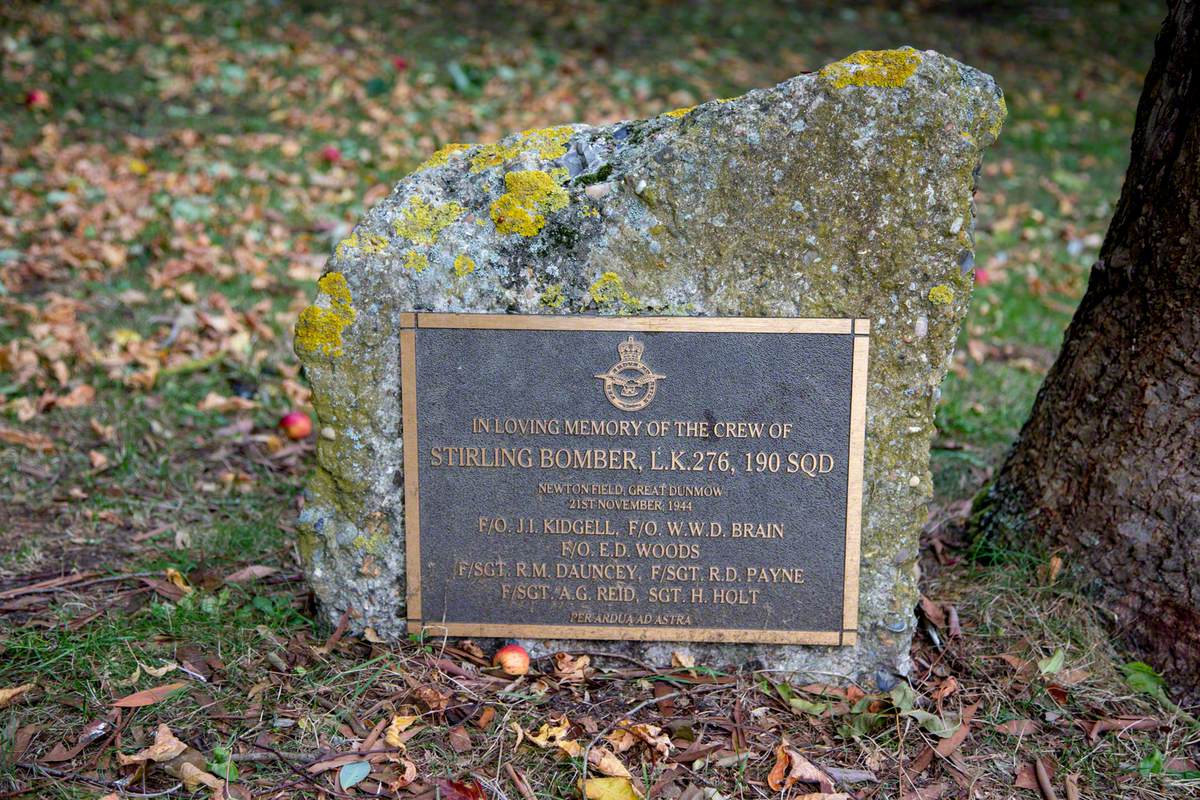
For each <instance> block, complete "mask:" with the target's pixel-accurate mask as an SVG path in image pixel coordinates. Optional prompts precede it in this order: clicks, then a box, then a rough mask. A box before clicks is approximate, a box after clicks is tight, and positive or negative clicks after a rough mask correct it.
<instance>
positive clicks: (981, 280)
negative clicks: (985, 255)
mask: <svg viewBox="0 0 1200 800" xmlns="http://www.w3.org/2000/svg"><path fill="white" fill-rule="evenodd" d="M991 282H992V276H991V275H990V274H989V273H988V271H987V270H986V269H984V268H983V267H979V268H978V269H976V270H975V283H976V284H978V285H980V286H987V285H988V284H989V283H991Z"/></svg>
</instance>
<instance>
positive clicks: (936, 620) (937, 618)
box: [921, 595, 946, 629]
mask: <svg viewBox="0 0 1200 800" xmlns="http://www.w3.org/2000/svg"><path fill="white" fill-rule="evenodd" d="M921 611H923V612H924V613H925V618H926V619H928V620H929V621H930V622H932V623H933V626H934V627H935V628H938V629H944V628H945V627H946V612H945V611H943V610H942V607H941V606H940V605H938V604H937V603H935V602H933V601H932V600H930V599H929V598H928V597H926V596H925V595H921Z"/></svg>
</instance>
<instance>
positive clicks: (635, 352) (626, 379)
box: [595, 336, 667, 411]
mask: <svg viewBox="0 0 1200 800" xmlns="http://www.w3.org/2000/svg"><path fill="white" fill-rule="evenodd" d="M645 350H646V346H645V345H644V344H642V343H641V342H639V341H638V340H637V339H634V338H633V337H632V336H630V337H629V338H628V339H626V340H625V341H623V342H621V343H620V344H619V345H617V352H618V353H619V354H620V355H621V360H620V361H618V362H617V363H616V364H613V365H612V366H611V367H609V368H608V372H602V373H600V374H599V375H596V376H595V377H597V378H599V379H600V380H602V381H604V396H605V397H607V398H608V402H610V403H612V404H613V405H614V406H616V407H617V408H619V409H621V410H622V411H640V410H642V409H643V408H645V407H646V406H648V405H650V401H651V400H653V399H654V393H655V391H657V390H658V382H659V381H661V380H663V379H664V378H666V377H667V376H666V375H659V374H657V373H655V372H654V370H652V369H650V367H648V366H646V364H645V362H644V361H642V353H644V352H645Z"/></svg>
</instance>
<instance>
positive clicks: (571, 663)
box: [554, 653, 592, 683]
mask: <svg viewBox="0 0 1200 800" xmlns="http://www.w3.org/2000/svg"><path fill="white" fill-rule="evenodd" d="M591 663H592V659H591V658H590V657H589V656H577V657H576V656H572V655H571V654H569V653H555V654H554V677H555V678H557V679H558V680H559V682H561V683H583V682H585V681H586V680H587V672H588V670H589V668H590V666H591Z"/></svg>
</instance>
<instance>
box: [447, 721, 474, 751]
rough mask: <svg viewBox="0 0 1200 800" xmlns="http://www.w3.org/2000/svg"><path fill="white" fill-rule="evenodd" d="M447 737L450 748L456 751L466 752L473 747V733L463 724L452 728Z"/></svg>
mask: <svg viewBox="0 0 1200 800" xmlns="http://www.w3.org/2000/svg"><path fill="white" fill-rule="evenodd" d="M446 738H447V740H448V741H449V742H450V749H451V750H453V751H454V752H456V753H465V752H467V751H468V750H470V749H471V734H469V733H467V729H466V728H464V727H463V726H462V725H458V726H456V727H453V728H451V729H450V732H449V733H448V734H447V735H446Z"/></svg>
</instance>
